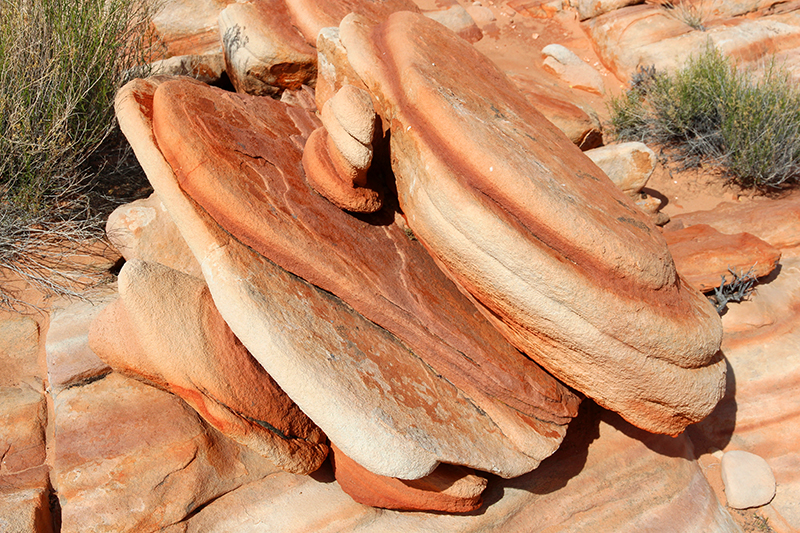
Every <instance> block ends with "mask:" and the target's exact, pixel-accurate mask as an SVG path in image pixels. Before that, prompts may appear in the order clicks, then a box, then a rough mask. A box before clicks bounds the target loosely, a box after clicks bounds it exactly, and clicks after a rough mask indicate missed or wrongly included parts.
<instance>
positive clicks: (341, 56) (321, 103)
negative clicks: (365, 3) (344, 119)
mask: <svg viewBox="0 0 800 533" xmlns="http://www.w3.org/2000/svg"><path fill="white" fill-rule="evenodd" d="M345 85H352V86H354V87H360V88H366V86H365V85H364V82H362V81H361V78H359V77H358V74H356V73H355V71H354V70H353V68H352V67H351V66H350V63H348V61H347V50H345V49H344V46H342V41H341V39H340V38H339V28H338V27H333V28H323V29H322V30H321V31H320V32H319V35H318V36H317V86H316V93H315V97H316V102H317V109H322V108H324V107H325V103H326V102H327V101H328V100H330V99H331V98H332V97H333V95H334V94H336V92H337V91H338V90H339V89H341V88H342V87H344V86H345Z"/></svg>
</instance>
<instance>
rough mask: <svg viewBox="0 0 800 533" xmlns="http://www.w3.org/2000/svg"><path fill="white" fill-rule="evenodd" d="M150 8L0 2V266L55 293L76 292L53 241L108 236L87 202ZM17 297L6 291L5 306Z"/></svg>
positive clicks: (92, 2)
mask: <svg viewBox="0 0 800 533" xmlns="http://www.w3.org/2000/svg"><path fill="white" fill-rule="evenodd" d="M150 10H151V8H149V7H148V4H147V3H145V2H144V1H142V0H0V195H1V196H0V267H2V268H5V269H8V270H12V271H14V272H18V273H20V274H25V275H26V276H28V277H31V276H32V278H31V279H33V280H36V283H37V284H41V286H42V288H46V289H48V291H49V292H56V293H62V292H64V291H66V293H69V292H70V290H71V289H67V288H66V287H64V291H62V290H61V288H60V287H62V284H61V283H60V282H59V279H61V278H60V276H61V274H62V273H63V272H60V271H59V270H58V269H59V268H61V267H60V266H59V265H63V260H62V261H60V262H59V260H57V258H56V257H55V256H52V255H51V254H54V253H56V252H54V251H53V246H54V244H55V243H56V242H62V244H67V243H73V244H75V243H77V242H78V241H80V240H81V239H84V238H89V237H90V238H91V239H94V238H97V236H98V235H99V234H101V233H102V222H100V221H99V220H98V219H97V217H96V216H95V215H94V214H92V213H91V210H88V209H87V208H86V206H85V204H86V194H87V190H88V189H89V188H90V187H91V185H92V182H93V180H94V179H95V178H96V177H97V175H98V172H99V171H100V169H101V168H102V165H100V166H98V165H97V164H96V161H95V162H93V163H95V164H89V162H90V158H91V157H92V155H93V154H95V153H96V152H97V150H98V149H99V148H100V147H101V146H103V143H104V142H105V141H107V139H109V136H110V135H111V134H112V132H113V131H114V128H115V118H114V109H113V102H114V94H115V92H116V90H117V89H118V88H119V87H120V85H121V84H122V83H123V82H124V81H126V77H127V75H128V73H130V72H131V71H132V69H133V68H134V67H137V66H138V65H142V64H147V63H149V61H148V57H147V53H148V51H149V49H150V47H149V46H148V44H149V41H148V37H149V36H148V27H149V18H150ZM37 243H38V244H37ZM38 245H41V246H38ZM70 250H71V249H70V247H69V246H67V248H66V249H65V250H63V252H64V254H70V253H71V252H70ZM73 251H74V250H73ZM49 254H50V255H49ZM45 265H47V267H45ZM46 269H49V274H48V275H50V276H52V277H51V279H50V281H47V280H46V279H45V278H46V276H45V275H44V274H45V272H46ZM61 281H66V280H63V279H61ZM9 297H10V296H9V295H8V294H7V293H6V292H5V291H3V290H2V288H0V305H2V303H3V302H4V301H6V302H7V299H8V298H9Z"/></svg>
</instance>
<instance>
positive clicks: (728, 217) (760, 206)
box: [670, 193, 800, 250]
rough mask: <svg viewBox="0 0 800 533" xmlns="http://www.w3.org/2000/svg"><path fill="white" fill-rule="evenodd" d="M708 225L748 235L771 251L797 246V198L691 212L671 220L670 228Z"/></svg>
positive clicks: (799, 231) (799, 236) (799, 240)
mask: <svg viewBox="0 0 800 533" xmlns="http://www.w3.org/2000/svg"><path fill="white" fill-rule="evenodd" d="M695 224H708V225H709V226H711V227H713V228H714V229H716V230H717V231H719V232H721V233H728V234H735V233H750V234H751V235H755V236H756V237H758V238H759V239H761V240H763V241H766V242H768V243H769V244H771V245H772V246H774V247H775V248H779V249H781V250H790V249H793V248H796V247H797V246H798V245H800V194H797V193H794V194H790V195H788V196H785V197H783V198H781V199H769V200H767V199H764V200H763V201H758V202H751V203H747V204H740V203H731V202H725V203H722V204H719V205H718V206H717V207H715V208H714V209H713V210H711V211H694V212H691V213H682V214H680V215H676V216H674V217H673V222H672V224H671V226H670V227H675V228H680V227H688V226H693V225H695Z"/></svg>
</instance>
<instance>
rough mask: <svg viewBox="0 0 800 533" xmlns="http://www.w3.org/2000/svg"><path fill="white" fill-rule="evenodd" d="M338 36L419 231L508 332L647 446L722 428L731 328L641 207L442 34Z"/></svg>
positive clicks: (420, 20) (395, 29)
mask: <svg viewBox="0 0 800 533" xmlns="http://www.w3.org/2000/svg"><path fill="white" fill-rule="evenodd" d="M340 34H341V40H342V44H343V45H344V47H345V49H346V50H347V57H348V59H349V61H350V64H351V65H352V67H353V69H354V70H355V71H356V72H357V73H358V74H359V75H360V77H361V78H362V80H363V81H364V83H365V84H366V85H367V87H368V89H369V90H370V91H371V92H372V93H373V95H374V96H375V98H376V99H377V101H378V102H380V106H379V109H378V113H379V114H380V115H381V117H382V118H383V120H384V121H385V122H386V123H387V124H391V132H390V135H391V152H392V168H393V171H394V174H395V178H396V184H397V190H398V195H399V199H400V207H401V208H402V210H403V212H404V213H405V215H406V217H407V219H408V224H409V226H410V227H411V229H412V230H413V231H414V233H415V235H416V236H417V237H418V238H419V239H420V241H422V242H423V243H424V244H425V246H426V247H427V248H428V249H429V250H430V251H431V252H432V254H433V255H434V256H435V257H436V258H437V261H438V262H439V264H440V265H442V266H443V268H444V269H445V270H446V271H447V272H448V273H449V275H450V276H451V277H452V278H453V279H455V280H456V281H457V282H458V283H459V284H460V285H461V286H462V287H464V288H465V289H466V290H467V291H469V292H470V293H471V294H472V295H473V297H474V298H475V300H476V301H477V302H480V306H481V307H482V308H483V309H484V311H485V314H486V315H487V316H488V317H489V318H490V319H491V320H492V322H493V323H494V324H495V325H496V326H497V327H498V328H499V329H500V331H502V332H503V333H504V334H505V336H506V337H507V338H508V339H509V340H511V341H512V342H513V343H514V344H515V345H516V346H517V347H519V348H520V349H521V350H523V351H524V352H526V353H527V354H529V355H530V356H531V357H533V358H534V359H536V360H537V361H538V362H539V363H540V364H542V365H543V366H544V367H545V368H546V369H547V370H549V371H550V372H551V373H553V375H555V376H556V377H558V378H559V379H561V380H563V381H564V382H565V383H567V384H569V385H571V386H573V387H575V388H577V389H578V390H580V391H582V392H584V393H586V394H587V395H589V396H591V397H592V398H594V399H596V400H597V401H598V402H599V403H601V404H602V405H604V406H606V407H608V408H611V409H614V410H616V411H618V412H620V413H621V414H622V415H623V416H624V417H625V418H626V419H628V420H629V421H631V422H633V423H635V424H636V425H638V426H640V427H642V428H645V429H648V430H649V431H655V432H663V433H669V434H677V433H679V432H680V431H682V430H683V428H685V427H686V425H688V424H690V423H692V422H696V421H698V420H701V419H702V418H703V417H705V416H706V415H707V414H708V413H710V412H711V410H712V409H713V408H714V406H715V405H716V403H717V401H718V400H719V398H720V397H721V394H722V392H723V385H724V376H725V363H724V360H723V359H722V358H721V357H720V356H719V355H718V354H717V350H718V348H719V343H720V338H721V333H722V332H721V324H720V322H719V318H718V316H717V315H716V312H715V311H714V309H713V308H712V306H711V305H710V304H709V302H708V301H707V300H706V299H705V298H704V297H702V296H701V295H700V294H699V293H697V292H696V291H694V290H693V289H691V288H689V287H688V286H687V285H686V284H685V282H683V281H682V280H680V278H679V277H678V276H677V274H676V273H675V269H674V265H673V263H672V261H671V258H670V257H669V252H668V251H667V247H666V244H665V242H664V240H663V237H661V234H660V233H659V232H658V230H656V229H655V227H654V226H653V225H652V224H651V223H650V222H649V221H648V220H647V219H646V218H644V217H643V215H642V214H640V213H639V212H638V211H637V210H636V209H635V207H634V206H633V205H632V204H631V202H630V200H629V199H628V198H627V197H626V196H625V195H623V194H622V193H621V192H620V191H618V190H617V189H616V188H615V187H614V186H613V185H612V184H611V182H610V181H609V180H608V178H607V177H606V176H605V175H604V174H603V173H602V172H601V171H600V170H599V169H598V168H597V167H596V166H595V165H594V164H593V163H592V162H591V161H590V160H589V159H588V158H586V157H585V156H584V155H583V154H582V153H581V152H580V150H578V149H577V148H576V147H575V146H574V145H573V144H572V143H570V142H569V140H568V139H567V138H566V137H564V135H563V134H562V133H561V132H559V131H557V130H556V129H555V128H554V127H553V126H552V125H551V124H550V123H548V122H547V121H546V120H545V119H544V118H543V117H542V116H541V115H540V114H539V113H538V112H536V111H535V110H534V109H533V108H532V107H531V106H530V104H529V103H528V102H527V101H525V100H524V98H523V97H522V96H521V95H520V94H519V93H518V92H517V91H516V90H515V89H514V88H513V87H512V86H511V84H510V83H509V82H508V80H507V78H505V76H504V75H503V74H502V73H501V72H500V71H498V70H497V69H496V67H494V65H492V64H491V63H490V62H489V61H488V60H486V59H485V58H484V57H483V56H481V55H480V54H479V53H477V52H476V51H475V50H474V49H472V48H471V47H469V45H468V44H467V43H465V42H464V41H461V40H458V39H453V38H452V34H450V33H448V32H447V31H446V30H445V29H444V28H442V27H441V26H439V25H436V24H434V23H432V22H431V21H429V20H427V19H425V18H424V17H421V16H419V15H415V14H411V13H396V14H393V15H391V16H390V17H389V19H388V20H387V22H385V23H383V24H380V25H372V24H369V23H368V22H367V21H365V20H364V19H360V18H358V17H356V16H350V17H347V18H345V20H344V21H343V22H342V24H341V26H340ZM450 58H458V61H453V60H451V59H450ZM464 70H467V71H469V72H471V73H472V75H471V76H470V77H469V78H466V79H465V78H464V77H463V76H462V75H461V73H462V72H463V71H464ZM400 73H402V80H401V76H400ZM412 94H413V95H414V96H413V98H411V97H410V95H412ZM599 242H602V243H603V245H602V246H600V247H598V246H597V243H599ZM645 302H646V303H645Z"/></svg>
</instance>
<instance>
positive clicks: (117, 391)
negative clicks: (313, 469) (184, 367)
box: [52, 372, 278, 533]
mask: <svg viewBox="0 0 800 533" xmlns="http://www.w3.org/2000/svg"><path fill="white" fill-rule="evenodd" d="M54 412H55V417H54V420H53V424H54V428H55V429H54V441H53V442H54V446H53V452H52V453H53V467H52V468H53V471H52V480H53V486H54V489H55V490H56V492H57V494H58V499H59V502H60V505H61V519H62V523H61V531H63V532H65V533H66V532H81V533H84V532H128V531H130V532H140V531H157V530H159V529H160V528H162V527H166V526H168V525H170V524H173V523H175V522H178V521H180V520H183V519H185V518H186V516H187V515H189V514H191V513H192V511H194V510H196V509H198V508H199V507H201V506H202V505H203V504H205V503H207V502H209V501H210V500H212V499H214V498H216V497H218V496H220V495H222V494H225V493H226V492H229V491H231V490H233V489H235V488H236V487H238V486H240V485H243V484H245V483H249V482H250V481H254V480H256V479H260V478H262V477H264V476H266V475H269V474H271V473H273V472H276V471H278V469H277V468H275V466H274V465H272V464H271V463H270V462H269V461H268V460H266V459H264V458H263V457H261V456H259V455H258V454H256V453H255V452H253V451H250V450H248V449H247V448H245V447H243V446H240V445H238V444H237V443H235V442H233V441H232V440H230V439H228V438H227V437H225V436H223V435H222V434H220V433H219V432H217V431H216V430H214V429H213V428H209V427H208V426H206V425H205V424H204V423H203V421H202V420H201V419H200V418H199V417H198V416H197V414H196V413H195V412H194V411H193V410H192V409H191V408H189V407H188V406H187V405H186V404H184V403H183V402H182V401H181V400H180V399H179V398H177V397H176V396H174V395H172V394H169V393H167V392H164V391H161V390H158V389H156V388H154V387H150V386H148V385H144V384H142V383H139V382H138V381H135V380H133V379H129V378H126V377H124V376H122V375H120V374H117V373H116V372H112V373H111V374H109V375H108V376H106V377H105V378H103V379H101V380H99V381H94V382H92V383H90V384H88V385H84V386H80V387H72V388H69V389H65V390H63V391H61V392H60V393H59V394H58V395H57V396H56V397H55V399H54Z"/></svg>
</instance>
